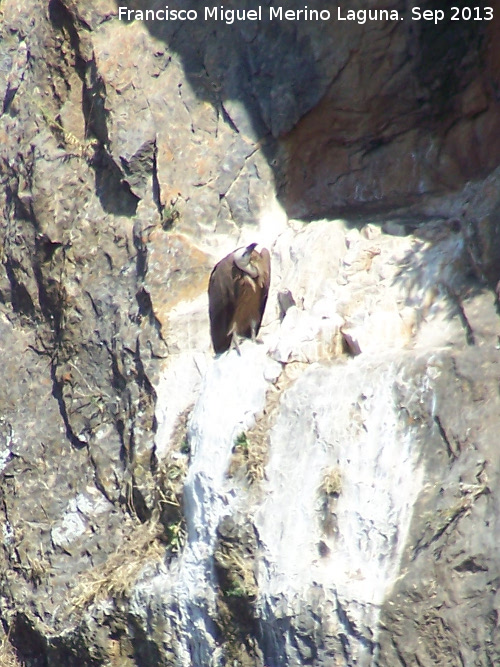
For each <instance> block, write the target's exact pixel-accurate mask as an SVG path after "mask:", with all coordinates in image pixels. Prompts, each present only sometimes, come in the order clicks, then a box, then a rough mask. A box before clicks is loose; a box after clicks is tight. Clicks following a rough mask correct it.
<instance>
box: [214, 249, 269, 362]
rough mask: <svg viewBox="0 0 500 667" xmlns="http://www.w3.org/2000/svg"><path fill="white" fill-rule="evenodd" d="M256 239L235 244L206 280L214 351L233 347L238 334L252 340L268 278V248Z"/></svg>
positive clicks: (264, 300) (267, 287) (262, 311)
mask: <svg viewBox="0 0 500 667" xmlns="http://www.w3.org/2000/svg"><path fill="white" fill-rule="evenodd" d="M256 247H257V243H251V244H250V245H248V246H246V247H243V248H237V249H236V250H234V251H233V252H231V253H229V255H227V257H224V259H221V261H220V262H219V263H218V264H216V265H215V267H214V269H213V271H212V273H211V274H210V281H209V283H208V309H209V314H210V335H211V337H212V343H213V346H214V350H215V353H216V354H220V353H221V352H225V351H226V350H228V349H230V348H232V347H235V348H236V350H237V351H238V353H239V352H240V349H239V346H238V340H237V337H238V336H243V337H245V338H251V339H252V340H253V341H255V338H256V336H257V334H258V333H259V329H260V324H261V322H262V316H263V315H264V309H265V307H266V302H267V295H268V292H269V283H270V282H271V258H270V256H269V250H267V248H262V250H261V251H260V252H259V251H258V250H256Z"/></svg>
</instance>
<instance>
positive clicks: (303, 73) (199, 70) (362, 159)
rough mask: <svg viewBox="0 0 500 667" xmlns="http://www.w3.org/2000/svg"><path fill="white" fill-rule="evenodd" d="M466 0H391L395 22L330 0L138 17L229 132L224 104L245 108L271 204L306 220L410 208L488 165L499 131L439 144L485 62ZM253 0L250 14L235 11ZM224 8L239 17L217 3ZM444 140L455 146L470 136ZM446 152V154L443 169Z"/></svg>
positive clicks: (128, 13) (142, 1)
mask: <svg viewBox="0 0 500 667" xmlns="http://www.w3.org/2000/svg"><path fill="white" fill-rule="evenodd" d="M469 4H470V3H467V2H466V1H465V0H458V2H455V3H453V5H454V6H455V7H456V8H457V10H456V11H454V12H453V13H452V11H451V8H450V6H449V3H446V2H443V1H441V0H427V2H425V1H424V2H422V3H420V5H419V6H420V10H421V14H422V13H423V11H424V10H426V11H429V12H433V16H435V17H439V20H437V18H436V19H433V20H424V19H423V18H419V20H414V17H415V15H414V14H412V11H411V10H412V8H413V7H414V3H410V2H406V1H405V0H399V2H396V3H393V8H394V9H395V10H397V12H398V13H399V15H398V18H399V20H394V18H392V19H391V20H389V21H384V20H381V19H377V20H370V19H369V18H366V16H365V18H364V22H363V15H362V14H360V13H358V14H356V16H357V20H340V18H339V16H340V15H343V17H344V18H345V17H346V14H347V8H345V9H343V8H342V7H340V9H339V8H338V4H337V3H333V2H327V3H324V2H319V1H317V0H311V2H309V3H307V5H304V3H302V2H300V0H292V1H291V2H288V3H286V7H285V6H283V11H284V10H285V9H286V10H288V11H295V12H298V10H304V7H307V12H309V14H307V13H305V14H302V15H298V14H297V16H298V18H297V19H296V20H286V19H284V18H282V20H277V18H276V13H275V14H274V17H275V18H274V19H273V20H270V11H271V10H273V11H274V12H276V11H277V8H278V7H280V4H279V3H277V2H274V0H267V2H264V3H257V2H254V1H251V0H247V2H244V3H236V2H229V3H225V4H224V5H220V4H219V5H216V4H213V5H212V4H211V3H202V2H200V1H199V0H188V1H187V2H183V3H182V9H183V10H186V11H187V12H192V16H194V13H195V12H196V13H197V19H196V20H185V21H180V20H168V21H167V20H144V21H143V25H145V26H146V27H147V29H148V30H149V32H150V34H151V35H153V36H154V37H155V38H156V39H159V40H161V41H162V42H163V43H164V44H165V45H166V46H167V48H168V49H169V50H171V51H174V52H175V53H176V54H178V56H179V57H180V60H181V62H182V65H183V68H184V72H185V75H186V77H187V80H188V81H189V83H190V85H191V87H192V89H193V91H194V93H195V95H196V96H197V98H198V99H201V100H204V101H207V102H209V103H210V104H211V105H213V106H214V108H216V109H217V110H218V112H219V113H220V115H221V117H222V118H224V119H225V121H226V122H227V123H229V124H230V125H231V127H233V128H234V129H235V130H236V131H239V120H238V118H236V116H235V115H234V114H233V111H232V110H233V108H234V106H235V103H238V104H241V105H242V106H243V107H244V108H245V110H246V112H247V114H248V118H249V119H250V122H251V125H252V130H253V135H254V137H253V138H254V139H255V140H256V141H260V142H261V146H262V151H263V153H264V155H265V157H266V159H267V161H268V162H269V164H270V165H271V167H272V169H273V172H274V176H275V182H276V190H277V193H278V196H279V198H280V201H281V203H282V204H283V205H284V207H285V209H286V210H287V212H288V214H289V215H290V216H291V217H301V218H302V219H308V220H312V219H316V218H319V217H323V216H325V215H331V216H332V215H335V216H338V215H340V216H343V217H350V215H351V214H354V215H359V216H366V215H373V214H375V213H380V212H382V213H386V212H388V211H391V210H393V209H394V208H399V209H401V211H402V212H403V211H404V210H405V209H407V208H408V206H411V205H413V206H414V207H415V206H416V207H417V208H418V206H419V204H420V202H423V201H425V200H426V198H428V196H433V197H435V196H436V195H437V196H439V195H440V194H443V195H444V194H446V193H449V192H455V191H457V190H459V189H460V188H461V187H463V185H464V184H465V183H466V182H467V180H469V179H474V178H483V177H484V176H485V175H487V174H488V173H489V172H490V171H491V170H492V168H494V167H495V166H496V165H497V164H498V162H499V160H500V141H498V142H496V144H495V145H494V146H492V145H491V142H490V141H489V139H488V137H487V136H486V132H487V130H486V129H485V136H484V137H483V141H484V142H485V145H486V144H488V143H489V144H490V145H489V149H490V150H489V153H490V154H489V155H487V154H486V152H485V150H484V147H483V149H481V150H479V151H478V153H480V154H476V155H471V151H469V155H468V156H467V157H465V156H461V155H458V156H457V155H451V156H450V157H449V158H448V157H446V159H444V160H443V158H442V156H441V155H440V151H441V150H442V146H441V144H443V143H446V136H447V134H448V133H449V132H450V131H452V130H453V127H454V126H455V124H456V123H457V121H458V119H459V117H460V115H461V114H463V113H464V109H463V106H464V105H463V101H462V100H461V95H462V94H463V92H464V90H465V89H466V88H467V87H468V86H469V85H470V84H471V82H472V81H473V80H474V79H475V78H476V79H477V78H478V77H479V78H481V77H483V74H484V71H485V68H487V67H488V66H489V65H488V64H487V49H488V44H489V40H490V41H491V39H492V36H493V34H494V30H493V28H492V25H493V23H492V22H491V21H488V20H486V19H487V17H488V16H489V15H488V13H487V9H486V8H487V6H488V3H486V2H484V1H483V0H480V1H479V2H478V3H475V5H476V9H475V10H474V12H475V13H474V14H473V15H472V16H471V17H470V19H467V17H468V16H469V14H468V7H469ZM116 5H117V8H120V7H121V8H122V12H121V19H122V20H124V21H125V22H130V21H132V20H133V19H135V18H137V19H140V18H141V17H143V18H145V17H146V11H147V10H149V11H154V12H156V11H158V10H164V9H165V5H164V3H163V2H160V1H159V0H158V1H156V2H150V1H148V0H136V1H135V2H134V1H129V2H121V1H118V0H116ZM169 7H170V11H172V10H178V9H180V8H181V5H178V6H169ZM258 7H260V8H261V16H262V18H261V19H260V20H258V21H251V20H243V19H242V18H241V17H242V16H243V13H242V12H245V11H247V10H256V9H257V8H258ZM351 8H352V10H354V11H355V12H363V11H364V10H366V3H364V4H363V3H361V2H357V1H355V2H351V3H349V9H351ZM207 9H208V11H211V12H214V9H216V10H217V14H216V16H217V18H215V14H214V13H212V14H211V16H210V17H207V16H206V14H205V12H206V11H207ZM236 10H238V11H239V12H240V14H239V15H238V16H239V17H240V18H236V15H233V14H230V12H234V11H236ZM315 11H328V12H330V18H329V20H321V19H320V20H315V18H314V16H315V15H313V14H312V12H315ZM439 11H441V12H443V17H442V18H441V17H440V15H439V14H436V12H439ZM138 12H142V13H138ZM463 12H465V14H464V13H463ZM221 15H222V17H221ZM161 16H163V15H161ZM282 16H283V15H282ZM454 16H455V17H456V18H457V20H453V17H454ZM464 17H465V18H464ZM478 17H481V20H477V19H478ZM129 19H130V21H129ZM231 19H234V20H233V22H232V23H229V21H230V20H231ZM390 61H393V62H390ZM483 78H484V79H485V81H486V76H484V77H483ZM493 84H494V82H493V81H491V82H487V81H486V85H489V86H490V88H491V90H490V91H489V93H487V94H489V95H490V99H489V100H486V102H485V103H484V104H485V105H486V106H484V105H483V108H481V105H478V106H477V110H476V109H472V110H471V111H470V115H471V118H472V117H473V116H474V114H483V115H484V114H487V113H489V111H491V105H490V102H491V101H492V100H494V98H495V93H494V90H493V89H492V86H493ZM488 105H490V108H489V109H487V108H486V107H488ZM465 113H466V114H468V113H469V111H468V110H467V109H466V110H465ZM486 124H487V123H486ZM412 132H415V133H417V134H418V137H417V139H416V140H415V145H414V146H413V149H414V151H415V154H416V156H415V158H414V159H413V162H412V164H410V161H409V160H408V158H409V157H410V156H408V152H409V151H410V150H411V148H412V147H411V146H410V144H408V146H407V145H406V144H405V141H406V137H407V136H408V135H409V134H410V133H412ZM402 139H404V141H403V140H402ZM478 140H479V142H481V137H479V139H478ZM457 141H458V143H459V142H460V141H463V142H464V143H465V144H466V145H465V146H464V147H463V150H467V149H468V148H470V144H471V143H473V142H474V141H475V139H474V138H473V137H469V136H465V137H462V138H459V139H458V140H457ZM444 150H445V152H446V151H449V150H450V149H449V147H445V149H444ZM457 150H458V151H459V150H460V147H459V149H457ZM452 159H454V160H456V161H457V165H452V166H451V167H450V165H449V164H448V162H449V160H452ZM419 162H420V164H419ZM410 170H413V171H415V170H417V171H419V172H421V174H419V175H417V176H415V174H410ZM405 171H408V177H407V179H406V180H405V176H406V174H405ZM419 180H420V182H419ZM422 183H423V185H422Z"/></svg>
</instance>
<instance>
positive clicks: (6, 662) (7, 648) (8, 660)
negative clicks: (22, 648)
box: [0, 636, 24, 667]
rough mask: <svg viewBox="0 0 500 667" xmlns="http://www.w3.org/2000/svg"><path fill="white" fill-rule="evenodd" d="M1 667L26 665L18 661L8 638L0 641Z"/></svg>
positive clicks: (22, 666) (21, 666)
mask: <svg viewBox="0 0 500 667" xmlns="http://www.w3.org/2000/svg"><path fill="white" fill-rule="evenodd" d="M0 667H24V664H23V663H22V662H20V660H19V659H18V657H17V655H16V651H15V649H14V647H13V646H12V644H11V643H10V641H9V637H8V636H5V637H3V638H2V639H1V640H0Z"/></svg>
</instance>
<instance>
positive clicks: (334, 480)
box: [319, 466, 342, 498]
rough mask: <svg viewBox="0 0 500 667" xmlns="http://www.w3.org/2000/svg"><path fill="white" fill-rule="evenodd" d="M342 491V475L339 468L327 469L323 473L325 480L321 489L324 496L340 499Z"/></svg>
mask: <svg viewBox="0 0 500 667" xmlns="http://www.w3.org/2000/svg"><path fill="white" fill-rule="evenodd" d="M341 491H342V475H341V473H340V470H339V469H338V468H337V466H332V467H331V468H326V469H325V470H324V472H323V480H322V482H321V485H320V487H319V492H320V494H321V495H322V496H329V497H337V498H338V497H339V496H340V493H341Z"/></svg>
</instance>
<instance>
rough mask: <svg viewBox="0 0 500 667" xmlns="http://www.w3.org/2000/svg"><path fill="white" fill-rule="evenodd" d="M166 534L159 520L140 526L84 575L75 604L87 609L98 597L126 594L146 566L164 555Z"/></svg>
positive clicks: (77, 606) (75, 606) (101, 598)
mask: <svg viewBox="0 0 500 667" xmlns="http://www.w3.org/2000/svg"><path fill="white" fill-rule="evenodd" d="M162 533H163V527H162V526H161V524H159V522H155V523H152V524H140V525H138V526H137V527H136V528H135V530H133V531H132V532H131V533H130V534H129V535H127V537H126V538H125V539H124V541H123V543H122V544H121V545H120V546H119V547H118V549H117V550H116V551H115V552H114V553H113V554H111V555H110V556H109V557H108V559H107V560H106V562H105V563H103V564H102V565H99V566H97V567H94V568H93V569H92V570H90V571H88V572H86V573H85V574H83V575H82V577H81V580H80V582H79V585H78V587H77V591H78V593H77V595H76V596H75V597H74V599H73V607H74V608H75V609H86V608H87V607H88V606H90V605H91V604H93V603H94V602H97V601H98V600H103V599H106V598H117V597H124V596H126V595H127V594H128V593H129V592H130V590H131V588H132V587H133V585H134V584H135V582H136V580H137V577H138V576H139V574H140V572H141V570H142V569H143V568H144V566H145V565H147V564H154V563H157V562H159V561H160V560H161V559H162V558H164V556H165V545H164V544H162V542H161V541H160V538H161V536H162Z"/></svg>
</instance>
